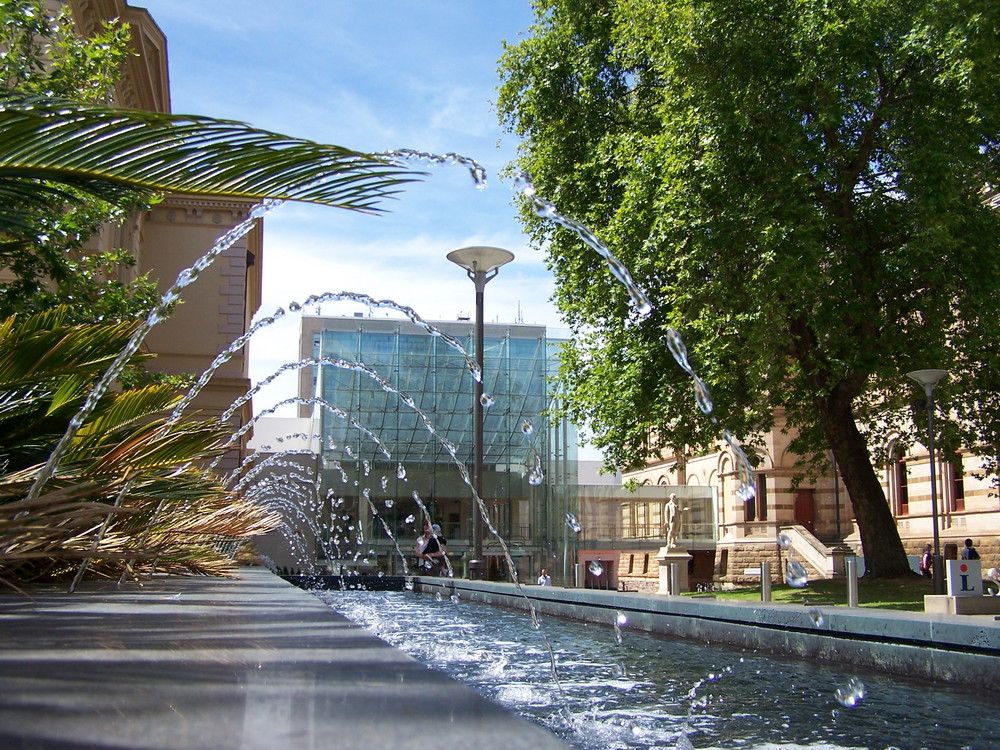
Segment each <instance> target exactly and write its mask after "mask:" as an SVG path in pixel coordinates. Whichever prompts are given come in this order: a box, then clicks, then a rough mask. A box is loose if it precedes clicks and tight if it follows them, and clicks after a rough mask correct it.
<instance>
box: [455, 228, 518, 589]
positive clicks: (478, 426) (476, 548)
mask: <svg viewBox="0 0 1000 750" xmlns="http://www.w3.org/2000/svg"><path fill="white" fill-rule="evenodd" d="M448 260H450V261H451V262H452V263H454V264H456V265H458V266H461V267H462V268H464V269H465V271H466V273H467V274H468V276H469V278H470V279H472V283H473V284H475V285H476V366H477V367H479V380H477V381H475V392H474V396H473V403H472V409H473V417H472V421H473V447H472V451H473V471H472V483H473V487H474V488H475V491H476V495H477V496H478V497H479V498H480V499H481V498H482V497H483V382H484V380H485V374H484V372H483V327H484V324H483V299H484V296H485V290H486V284H487V283H489V282H490V281H492V280H493V279H494V278H495V277H496V275H497V274H498V273H499V272H500V266H504V265H507V264H508V263H510V262H511V261H512V260H514V254H513V253H512V252H510V251H508V250H504V249H503V248H500V247H488V246H474V247H462V248H459V249H458V250H452V251H451V252H450V253H448ZM470 521H471V523H470V526H471V531H472V559H471V560H469V577H470V578H482V577H483V519H482V515H481V513H480V509H479V506H478V504H477V503H476V498H472V517H471V519H470Z"/></svg>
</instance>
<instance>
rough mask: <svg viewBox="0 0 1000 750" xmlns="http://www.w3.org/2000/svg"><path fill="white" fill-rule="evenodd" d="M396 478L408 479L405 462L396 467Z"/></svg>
mask: <svg viewBox="0 0 1000 750" xmlns="http://www.w3.org/2000/svg"><path fill="white" fill-rule="evenodd" d="M396 479H399V480H401V481H404V482H405V481H406V467H405V466H403V464H399V465H398V466H397V467H396Z"/></svg>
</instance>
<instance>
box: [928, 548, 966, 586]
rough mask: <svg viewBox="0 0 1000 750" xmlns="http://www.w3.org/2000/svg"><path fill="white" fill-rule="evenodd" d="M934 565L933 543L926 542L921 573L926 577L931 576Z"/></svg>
mask: <svg viewBox="0 0 1000 750" xmlns="http://www.w3.org/2000/svg"><path fill="white" fill-rule="evenodd" d="M963 554H964V553H963ZM933 566H934V562H933V558H932V557H931V545H929V544H925V545H924V553H923V554H922V555H921V556H920V575H922V576H923V577H924V578H931V568H932V567H933Z"/></svg>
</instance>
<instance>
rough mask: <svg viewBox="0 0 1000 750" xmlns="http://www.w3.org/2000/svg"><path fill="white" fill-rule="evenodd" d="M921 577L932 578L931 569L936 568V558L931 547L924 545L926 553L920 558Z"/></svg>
mask: <svg viewBox="0 0 1000 750" xmlns="http://www.w3.org/2000/svg"><path fill="white" fill-rule="evenodd" d="M919 567H920V575H922V576H923V577H924V578H931V577H932V576H931V568H933V567H934V558H933V557H932V556H931V545H929V544H925V545H924V553H923V554H922V555H921V556H920V566H919Z"/></svg>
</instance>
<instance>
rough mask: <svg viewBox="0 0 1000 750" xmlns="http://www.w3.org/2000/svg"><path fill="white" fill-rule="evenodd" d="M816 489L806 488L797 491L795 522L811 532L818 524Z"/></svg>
mask: <svg viewBox="0 0 1000 750" xmlns="http://www.w3.org/2000/svg"><path fill="white" fill-rule="evenodd" d="M814 493H815V490H812V489H805V490H796V492H795V523H797V524H798V525H799V526H805V527H806V529H807V530H808V531H809V533H810V534H812V533H813V532H814V529H813V527H814V526H815V524H816V498H815V497H814V496H813V495H814Z"/></svg>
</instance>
